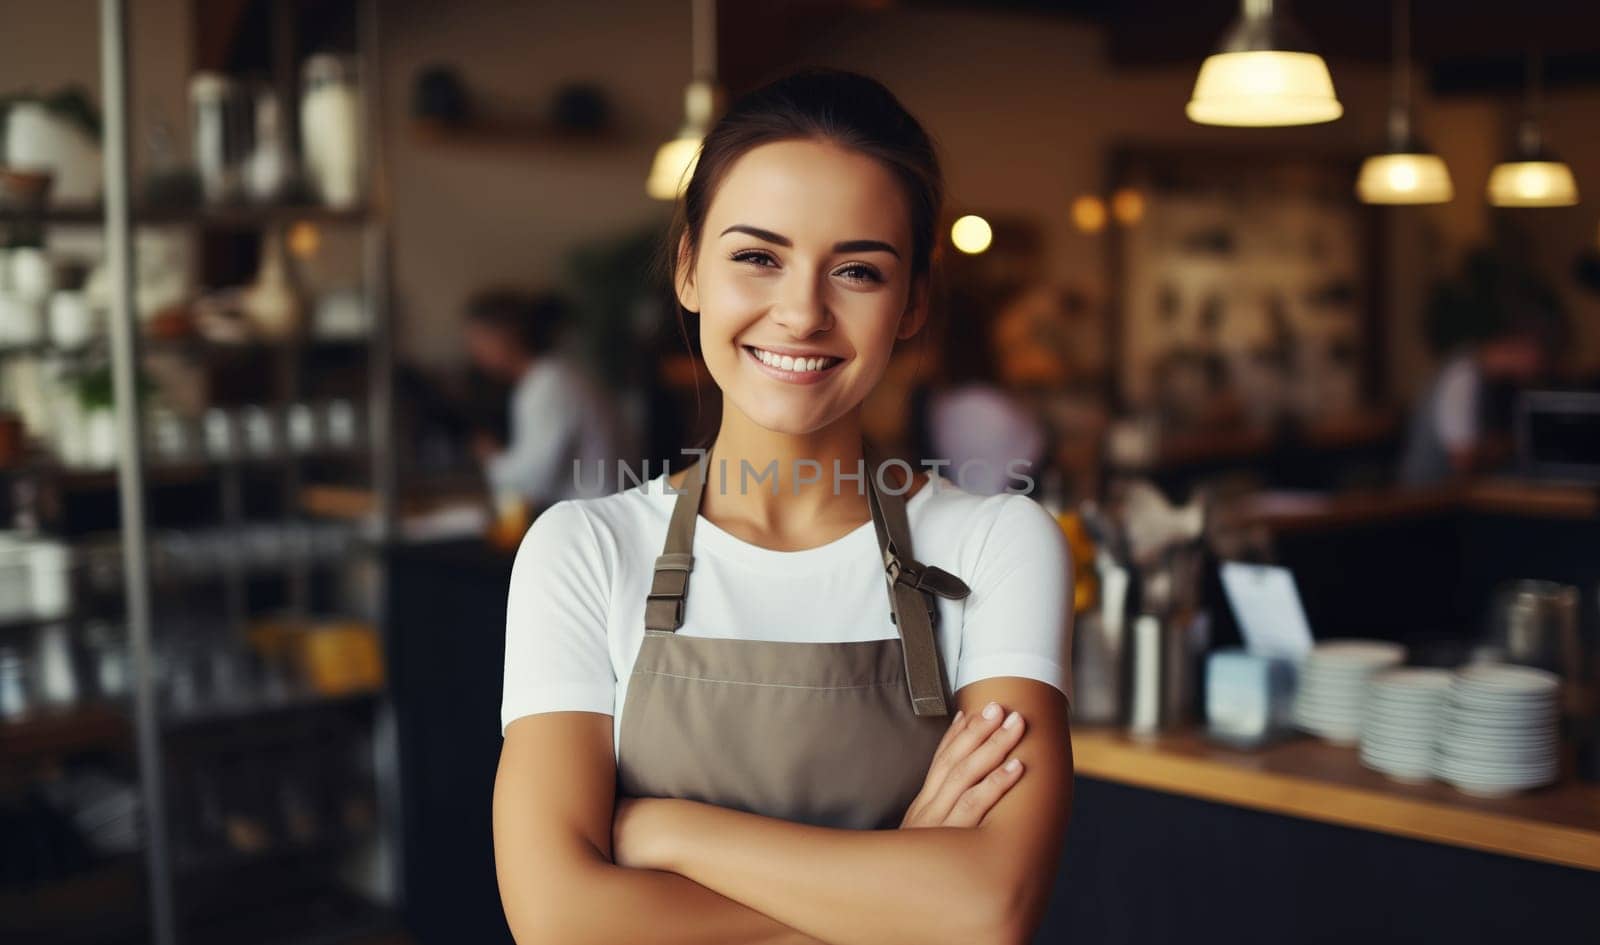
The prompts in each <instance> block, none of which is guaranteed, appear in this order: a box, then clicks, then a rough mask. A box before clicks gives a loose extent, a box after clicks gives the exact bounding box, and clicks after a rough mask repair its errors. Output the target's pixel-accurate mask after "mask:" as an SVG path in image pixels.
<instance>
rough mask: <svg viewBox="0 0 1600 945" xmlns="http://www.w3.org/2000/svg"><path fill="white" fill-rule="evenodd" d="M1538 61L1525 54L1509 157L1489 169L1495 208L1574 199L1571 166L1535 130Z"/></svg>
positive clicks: (1565, 203)
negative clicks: (1521, 103) (1524, 84)
mask: <svg viewBox="0 0 1600 945" xmlns="http://www.w3.org/2000/svg"><path fill="white" fill-rule="evenodd" d="M1539 73H1540V62H1539V56H1538V54H1537V53H1534V54H1531V55H1529V56H1528V89H1527V106H1526V108H1527V113H1526V115H1524V117H1523V119H1522V126H1521V128H1519V129H1518V131H1517V147H1516V150H1515V152H1514V153H1513V154H1512V155H1511V157H1510V158H1508V159H1506V160H1505V161H1502V162H1500V163H1499V164H1496V165H1495V166H1494V170H1492V171H1490V172H1489V202H1490V203H1491V204H1494V205H1495V206H1497V207H1570V206H1572V205H1573V204H1575V203H1577V202H1578V182H1577V181H1576V180H1575V179H1574V178H1573V176H1572V168H1570V167H1568V166H1567V165H1566V164H1565V163H1563V162H1562V161H1560V160H1559V159H1557V158H1556V156H1555V155H1553V154H1551V153H1550V152H1549V151H1547V150H1545V147H1544V139H1543V136H1542V135H1541V134H1540V133H1539V107H1540V96H1539V91H1540V89H1539V79H1540V75H1539Z"/></svg>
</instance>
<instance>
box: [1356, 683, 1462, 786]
mask: <svg viewBox="0 0 1600 945" xmlns="http://www.w3.org/2000/svg"><path fill="white" fill-rule="evenodd" d="M1452 678H1453V674H1452V673H1451V672H1450V671H1449V670H1448V669H1415V668H1402V669H1386V670H1383V671H1382V672H1379V673H1375V674H1373V676H1372V679H1371V681H1370V682H1368V683H1367V703H1366V711H1365V713H1364V714H1363V715H1362V717H1361V763H1362V764H1364V765H1366V766H1367V767H1369V768H1372V769H1375V770H1377V771H1382V772H1383V773H1384V774H1386V775H1388V776H1389V777H1391V778H1394V779H1395V780H1397V781H1409V782H1420V781H1426V780H1428V779H1429V778H1431V777H1432V776H1433V755H1434V742H1435V740H1436V739H1437V737H1438V730H1439V725H1440V719H1441V717H1442V716H1443V714H1444V707H1445V701H1446V698H1447V697H1448V696H1449V694H1450V684H1451V679H1452Z"/></svg>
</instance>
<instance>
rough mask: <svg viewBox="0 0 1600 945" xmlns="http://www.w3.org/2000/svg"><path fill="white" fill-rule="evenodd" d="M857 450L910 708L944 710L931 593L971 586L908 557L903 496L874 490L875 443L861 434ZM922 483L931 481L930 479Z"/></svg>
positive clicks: (878, 465) (961, 592) (878, 456)
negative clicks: (863, 464)
mask: <svg viewBox="0 0 1600 945" xmlns="http://www.w3.org/2000/svg"><path fill="white" fill-rule="evenodd" d="M862 452H863V454H864V456H865V459H866V470H865V472H866V477H867V483H868V486H869V488H868V489H867V501H868V502H869V503H870V504H871V507H872V523H873V527H874V528H875V529H876V530H877V533H878V549H879V551H880V552H881V553H882V555H883V570H884V577H885V579H886V580H887V582H888V585H889V607H890V613H889V619H890V620H891V621H893V622H894V625H895V629H896V630H898V631H899V632H900V644H901V646H900V650H901V653H902V655H903V656H904V658H905V664H906V685H907V686H908V687H909V688H910V690H911V709H912V711H913V712H915V713H916V714H917V715H948V714H949V709H948V707H947V705H946V694H947V693H948V685H947V681H946V679H945V674H944V663H943V661H942V660H941V659H940V658H939V646H938V640H937V638H936V637H935V636H934V632H933V628H934V625H935V624H936V623H937V622H938V619H939V611H938V607H937V605H936V604H935V603H934V600H933V597H932V596H931V595H932V594H940V595H941V596H944V597H949V598H952V599H957V600H959V599H961V598H964V597H966V596H967V595H968V594H969V593H971V591H970V590H969V589H968V587H967V585H966V583H965V582H963V581H962V580H961V579H960V578H958V577H956V576H955V575H953V574H950V573H949V572H947V571H944V570H942V569H940V568H937V567H933V566H930V565H924V564H922V563H920V562H918V561H917V560H916V559H914V558H912V557H911V525H910V522H909V520H908V519H907V518H906V503H905V499H904V498H903V496H902V494H901V493H894V492H889V491H888V490H881V491H880V485H879V483H878V472H879V471H880V470H882V469H883V466H884V463H885V462H886V459H885V457H884V455H883V453H882V451H880V450H879V449H878V447H877V445H876V444H874V443H873V442H872V441H871V440H866V441H864V442H863V450H862ZM922 488H924V489H932V488H934V486H933V483H931V482H930V483H928V484H927V485H925V486H923V487H922Z"/></svg>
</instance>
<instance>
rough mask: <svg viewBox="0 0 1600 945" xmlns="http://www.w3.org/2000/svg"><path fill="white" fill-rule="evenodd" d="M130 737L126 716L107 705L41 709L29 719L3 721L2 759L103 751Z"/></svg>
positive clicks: (0, 734)
mask: <svg viewBox="0 0 1600 945" xmlns="http://www.w3.org/2000/svg"><path fill="white" fill-rule="evenodd" d="M128 736H129V727H128V719H127V717H126V716H124V715H123V714H122V713H121V712H118V711H116V710H115V709H114V708H112V707H110V706H107V705H93V704H91V705H84V706H79V707H75V708H70V709H65V710H62V711H55V712H52V711H48V710H40V711H39V712H38V713H37V714H34V715H30V716H28V717H26V718H22V719H17V720H15V721H9V722H0V757H3V758H5V759H6V760H7V761H14V760H18V759H21V758H26V757H40V756H45V757H48V756H55V755H64V754H70V753H72V752H75V751H83V750H85V749H90V748H103V747H105V746H108V745H113V744H116V743H118V742H121V741H124V740H126V739H127V738H128Z"/></svg>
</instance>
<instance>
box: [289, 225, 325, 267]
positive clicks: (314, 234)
mask: <svg viewBox="0 0 1600 945" xmlns="http://www.w3.org/2000/svg"><path fill="white" fill-rule="evenodd" d="M288 243H289V253H290V254H291V255H293V256H294V257H295V258H296V259H310V258H311V257H312V256H315V255H316V254H317V248H318V247H320V246H321V245H322V234H321V233H320V232H318V230H317V225H316V224H315V223H312V222H311V221H309V220H301V221H300V222H298V223H296V224H294V225H293V226H291V227H289V237H288Z"/></svg>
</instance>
